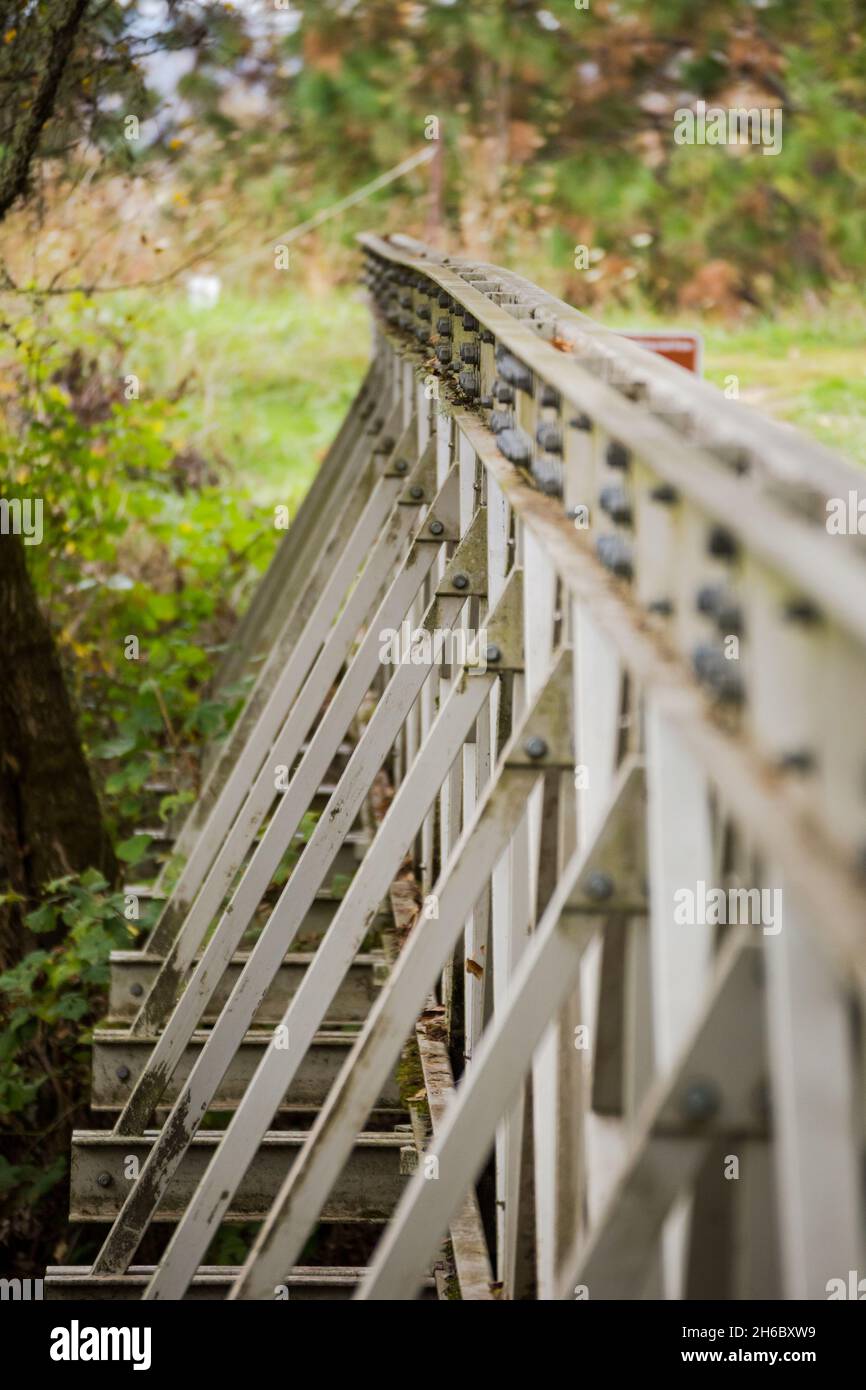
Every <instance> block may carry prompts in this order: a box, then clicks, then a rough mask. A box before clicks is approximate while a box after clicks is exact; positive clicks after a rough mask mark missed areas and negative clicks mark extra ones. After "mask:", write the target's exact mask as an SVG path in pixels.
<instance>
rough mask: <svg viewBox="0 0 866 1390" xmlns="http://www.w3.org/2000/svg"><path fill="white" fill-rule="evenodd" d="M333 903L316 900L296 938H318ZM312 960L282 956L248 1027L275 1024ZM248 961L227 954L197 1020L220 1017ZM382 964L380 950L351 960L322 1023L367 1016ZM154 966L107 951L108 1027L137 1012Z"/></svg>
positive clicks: (133, 955) (149, 960) (245, 955)
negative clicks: (108, 967) (208, 1001)
mask: <svg viewBox="0 0 866 1390" xmlns="http://www.w3.org/2000/svg"><path fill="white" fill-rule="evenodd" d="M339 905H340V899H332V900H328V901H327V902H324V901H323V900H322V899H317V900H316V902H314V904H313V908H312V910H311V911H310V913H308V915H307V918H306V920H305V921H304V923H303V925H302V927H301V929H300V930H299V932H298V936H297V937H296V940H302V939H305V940H310V939H311V938H313V939H314V940H319V939H321V937H322V936H323V935H324V934H325V932H326V931H327V929H328V927H329V926H330V924H331V921H332V920H333V917H334V913H335V912H336V911H337V908H338V907H339ZM317 908H318V909H319V910H318V912H317V911H316V909H317ZM324 909H327V910H326V911H325V910H324ZM312 959H313V956H312V954H311V953H310V952H307V953H305V954H301V953H296V954H294V955H287V956H286V958H285V959H284V961H283V963H282V965H281V966H280V968H279V970H278V971H277V974H276V975H275V977H274V981H273V984H272V985H271V987H270V989H269V990H268V992H267V993H266V995H265V997H264V998H263V999H262V1002H261V1003H260V1005H259V1007H258V1009H257V1010H256V1013H255V1016H254V1019H253V1022H254V1024H256V1025H260V1024H265V1023H279V1021H280V1019H281V1018H282V1016H283V1014H284V1013H285V1010H286V1006H287V1004H288V1002H289V1000H290V999H292V998H293V997H294V995H295V994H296V993H297V991H298V988H299V986H300V983H301V980H302V979H303V978H304V975H305V973H306V971H307V970H308V969H309V966H310V963H311V961H312ZM248 960H249V952H238V953H236V954H235V955H234V956H233V958H232V960H231V962H230V964H229V965H228V967H227V968H226V971H225V974H224V975H223V977H222V979H221V980H220V982H219V984H218V985H217V987H216V989H215V991H214V993H213V995H212V996H211V1000H210V1003H209V1005H208V1007H207V1008H206V1009H205V1012H204V1016H203V1022H205V1023H211V1022H212V1021H213V1019H214V1018H216V1016H217V1015H218V1014H219V1013H220V1011H221V1010H222V1007H223V1005H224V1004H225V1002H226V1000H227V999H228V997H229V994H230V993H231V991H232V989H233V988H234V986H235V984H236V983H237V979H238V975H239V974H240V972H241V970H242V969H243V968H244V966H245V965H246V963H247V961H248ZM383 964H384V957H383V955H382V953H381V952H373V953H371V954H368V955H359V956H357V957H356V959H355V961H354V962H353V964H352V966H351V969H350V970H349V972H348V974H347V975H346V978H345V979H344V981H343V983H342V985H341V986H340V988H339V990H338V992H337V994H336V996H335V998H334V1001H333V1004H332V1007H331V1009H330V1011H329V1013H328V1016H327V1021H331V1020H333V1021H334V1022H341V1023H358V1022H361V1021H362V1020H363V1019H365V1018H366V1017H367V1014H368V1012H369V1009H370V1005H371V1004H372V1002H373V1000H374V999H375V997H376V995H377V993H378V992H379V988H380V980H379V979H377V974H378V975H381V967H382V966H383ZM159 965H160V961H159V959H158V958H156V957H152V956H148V955H144V954H143V953H142V952H141V951H113V952H112V954H111V981H110V985H109V994H108V1021H109V1023H129V1022H131V1021H132V1019H133V1018H134V1017H135V1015H136V1013H137V1012H138V1009H139V1006H140V1004H141V999H142V997H143V996H144V995H145V994H146V993H147V992H148V990H149V989H150V987H151V985H152V984H153V981H154V978H155V976H156V973H157V971H158V969H159Z"/></svg>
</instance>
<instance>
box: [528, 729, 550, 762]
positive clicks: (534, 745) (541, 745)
mask: <svg viewBox="0 0 866 1390" xmlns="http://www.w3.org/2000/svg"><path fill="white" fill-rule="evenodd" d="M523 751H524V753H525V754H526V756H527V758H543V757H544V755H545V753H546V752H547V743H546V742H545V740H544V739H543V738H540V737H539V735H538V734H533V736H532V738H528V739H527V740H526V742H525V743H524V745H523Z"/></svg>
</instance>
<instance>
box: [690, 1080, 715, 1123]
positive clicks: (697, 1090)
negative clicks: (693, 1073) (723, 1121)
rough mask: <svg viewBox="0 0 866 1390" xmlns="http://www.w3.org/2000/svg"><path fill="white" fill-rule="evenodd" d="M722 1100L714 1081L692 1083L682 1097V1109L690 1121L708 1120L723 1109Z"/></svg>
mask: <svg viewBox="0 0 866 1390" xmlns="http://www.w3.org/2000/svg"><path fill="white" fill-rule="evenodd" d="M721 1104H722V1098H721V1095H720V1094H719V1088H718V1086H717V1085H716V1084H715V1082H714V1081H690V1082H689V1084H688V1086H687V1087H686V1089H685V1091H684V1092H683V1095H682V1100H681V1101H680V1108H681V1110H682V1112H683V1114H684V1115H685V1116H686V1117H687V1119H690V1120H708V1119H709V1118H710V1116H711V1115H715V1114H716V1112H717V1111H718V1110H719V1109H720V1108H721Z"/></svg>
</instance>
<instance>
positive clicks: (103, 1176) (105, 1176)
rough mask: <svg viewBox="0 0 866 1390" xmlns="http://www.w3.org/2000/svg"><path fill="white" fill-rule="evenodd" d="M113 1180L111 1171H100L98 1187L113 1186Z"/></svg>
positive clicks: (97, 1181) (97, 1180)
mask: <svg viewBox="0 0 866 1390" xmlns="http://www.w3.org/2000/svg"><path fill="white" fill-rule="evenodd" d="M113 1182H114V1178H113V1177H112V1176H111V1174H110V1173H100V1174H99V1176H98V1178H97V1179H96V1185H97V1187H111V1185H112V1183H113Z"/></svg>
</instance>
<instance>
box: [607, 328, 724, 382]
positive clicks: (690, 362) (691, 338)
mask: <svg viewBox="0 0 866 1390" xmlns="http://www.w3.org/2000/svg"><path fill="white" fill-rule="evenodd" d="M620 337H622V338H628V339H630V340H631V342H633V343H640V345H641V347H645V348H648V349H649V351H650V352H657V353H658V355H659V357H666V358H667V359H668V361H669V362H676V364H677V366H678V367H685V369H686V371H687V372H694V373H695V375H696V376H701V375H702V374H703V362H704V343H703V339H702V338H701V335H700V333H680V332H678V331H676V332H672V333H622V334H620Z"/></svg>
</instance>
